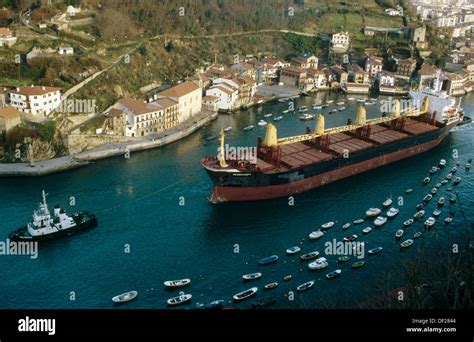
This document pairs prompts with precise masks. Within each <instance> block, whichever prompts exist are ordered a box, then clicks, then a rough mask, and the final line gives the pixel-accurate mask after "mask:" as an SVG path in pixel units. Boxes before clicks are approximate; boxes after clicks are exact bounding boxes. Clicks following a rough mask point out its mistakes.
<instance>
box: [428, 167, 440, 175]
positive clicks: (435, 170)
mask: <svg viewBox="0 0 474 342" xmlns="http://www.w3.org/2000/svg"><path fill="white" fill-rule="evenodd" d="M438 170H439V169H438V168H437V167H436V166H433V167H432V168H431V170H430V174H431V175H433V174H435V173H436V172H438Z"/></svg>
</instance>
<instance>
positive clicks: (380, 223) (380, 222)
mask: <svg viewBox="0 0 474 342" xmlns="http://www.w3.org/2000/svg"><path fill="white" fill-rule="evenodd" d="M385 223H387V218H386V217H383V216H379V217H377V218H376V219H375V221H374V225H375V226H376V227H382V226H383V225H384V224H385Z"/></svg>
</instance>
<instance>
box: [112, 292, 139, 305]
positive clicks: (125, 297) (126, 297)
mask: <svg viewBox="0 0 474 342" xmlns="http://www.w3.org/2000/svg"><path fill="white" fill-rule="evenodd" d="M137 295H138V292H137V291H129V292H125V293H122V294H120V295H118V296H115V297H113V298H112V301H113V302H114V303H126V302H129V301H131V300H133V299H135V298H136V297H137Z"/></svg>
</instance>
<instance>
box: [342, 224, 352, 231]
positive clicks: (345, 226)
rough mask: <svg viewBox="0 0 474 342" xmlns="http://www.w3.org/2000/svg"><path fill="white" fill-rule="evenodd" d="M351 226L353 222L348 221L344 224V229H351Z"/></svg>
mask: <svg viewBox="0 0 474 342" xmlns="http://www.w3.org/2000/svg"><path fill="white" fill-rule="evenodd" d="M350 227H351V224H350V223H346V224H344V225H343V226H342V229H344V230H346V229H349V228H350Z"/></svg>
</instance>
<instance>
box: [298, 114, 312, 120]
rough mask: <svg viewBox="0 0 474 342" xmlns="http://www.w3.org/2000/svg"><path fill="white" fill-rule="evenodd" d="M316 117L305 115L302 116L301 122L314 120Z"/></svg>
mask: <svg viewBox="0 0 474 342" xmlns="http://www.w3.org/2000/svg"><path fill="white" fill-rule="evenodd" d="M313 119H314V116H313V115H311V114H303V115H301V116H300V120H301V121H308V120H313Z"/></svg>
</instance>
